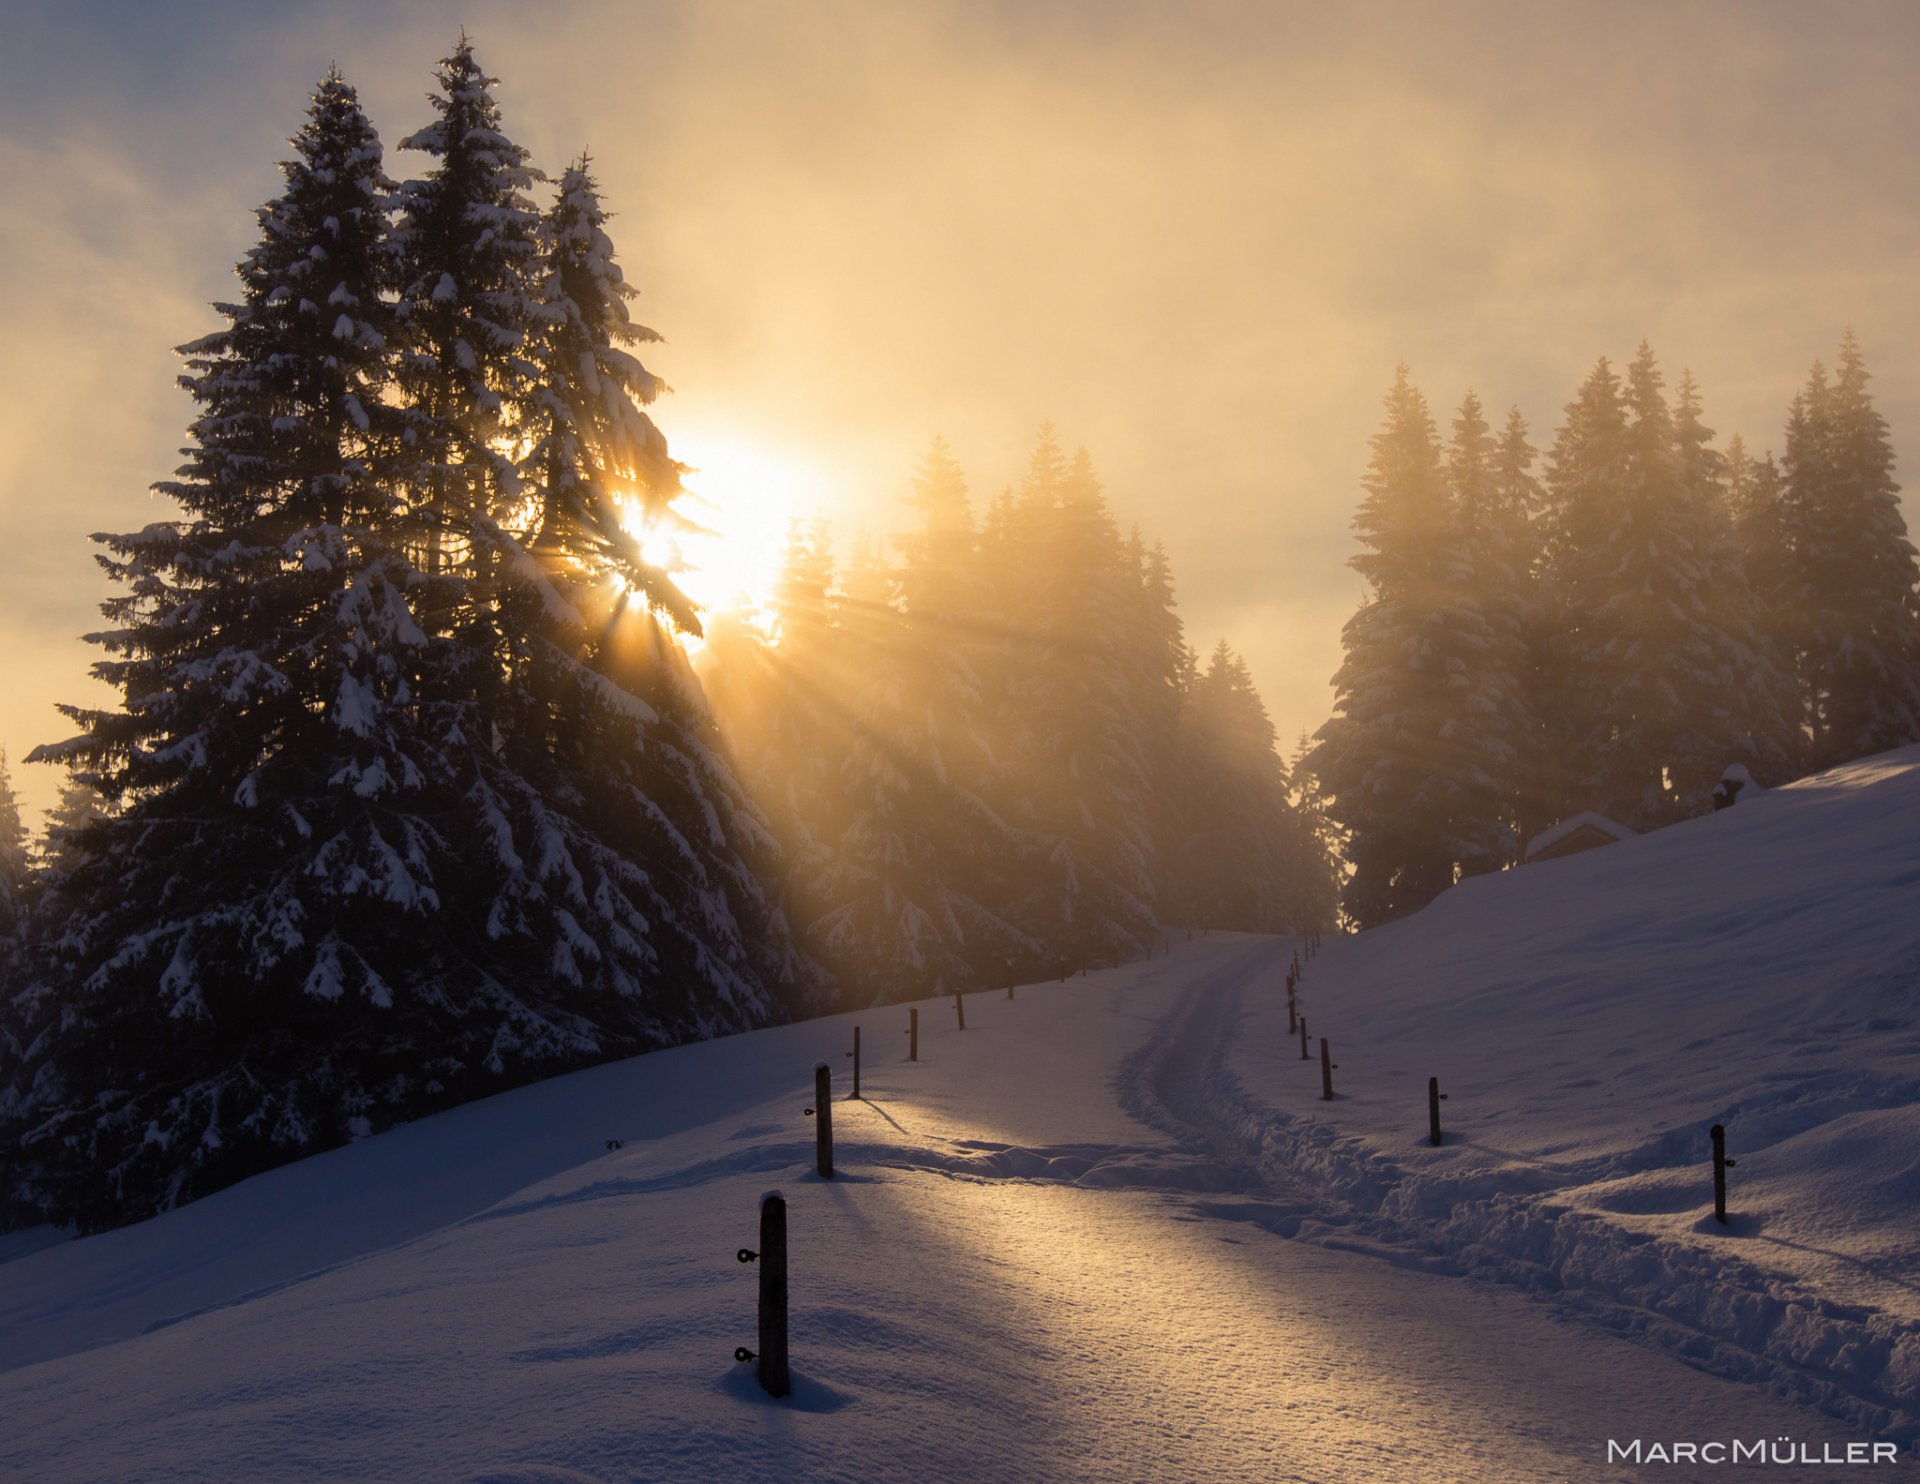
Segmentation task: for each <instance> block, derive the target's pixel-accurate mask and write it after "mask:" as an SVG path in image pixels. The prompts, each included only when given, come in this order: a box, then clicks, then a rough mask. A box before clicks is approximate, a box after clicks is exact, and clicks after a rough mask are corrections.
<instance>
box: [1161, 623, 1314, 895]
mask: <svg viewBox="0 0 1920 1484" xmlns="http://www.w3.org/2000/svg"><path fill="white" fill-rule="evenodd" d="M1180 730H1181V754H1182V758H1183V760H1184V762H1185V766H1186V773H1187V778H1188V783H1189V786H1188V788H1187V790H1186V791H1185V794H1184V803H1185V806H1186V811H1187V812H1186V821H1185V828H1184V830H1183V831H1182V832H1181V835H1180V837H1179V842H1178V848H1179V851H1180V855H1179V860H1178V864H1177V868H1176V875H1177V877H1178V879H1179V881H1180V885H1181V890H1182V893H1183V897H1184V900H1183V901H1182V903H1181V909H1182V912H1183V916H1184V917H1185V919H1186V920H1187V921H1188V922H1190V923H1191V924H1192V925H1193V926H1195V927H1210V928H1226V929H1231V930H1235V931H1241V932H1256V933H1284V932H1291V931H1294V930H1296V929H1299V928H1301V927H1304V926H1305V925H1306V924H1307V922H1308V921H1309V918H1308V916H1307V911H1306V908H1307V902H1306V900H1305V897H1306V892H1305V890H1304V887H1305V886H1306V883H1305V882H1303V881H1300V880H1299V879H1297V878H1298V876H1299V873H1300V867H1301V854H1302V851H1301V847H1302V844H1303V841H1302V835H1303V833H1304V831H1303V828H1302V821H1301V820H1300V818H1299V817H1298V816H1297V815H1296V814H1295V812H1294V809H1293V805H1292V803H1291V801H1290V799H1289V797H1288V792H1289V791H1288V786H1287V773H1286V767H1285V764H1284V763H1283V762H1282V761H1281V758H1280V754H1279V753H1278V752H1277V751H1276V750H1275V741H1276V737H1275V733H1274V729H1273V723H1272V721H1270V720H1269V719H1268V717H1267V709H1266V707H1265V706H1264V705H1262V704H1261V701H1260V697H1259V695H1258V693H1257V692H1256V691H1255V690H1254V688H1253V678H1252V676H1251V675H1250V674H1249V673H1248V671H1247V667H1246V663H1245V662H1244V661H1243V660H1242V659H1241V658H1240V657H1239V656H1238V655H1237V654H1235V653H1234V652H1233V651H1232V650H1231V649H1230V648H1228V646H1227V643H1226V641H1225V640H1224V639H1223V640H1221V641H1220V644H1219V645H1218V647H1216V648H1215V649H1214V651H1213V654H1212V656H1211V657H1210V658H1209V660H1208V662H1207V667H1206V669H1205V670H1204V671H1203V672H1202V673H1201V674H1200V675H1199V676H1198V677H1197V678H1196V679H1195V681H1194V683H1193V685H1192V687H1191V689H1189V691H1188V692H1187V696H1186V700H1185V704H1184V706H1183V707H1182V709H1181V715H1180Z"/></svg>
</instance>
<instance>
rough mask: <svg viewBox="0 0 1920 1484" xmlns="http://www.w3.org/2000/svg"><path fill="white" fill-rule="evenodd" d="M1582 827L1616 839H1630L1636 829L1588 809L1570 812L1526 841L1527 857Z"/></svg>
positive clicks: (1536, 853)
mask: <svg viewBox="0 0 1920 1484" xmlns="http://www.w3.org/2000/svg"><path fill="white" fill-rule="evenodd" d="M1583 829H1595V830H1599V831H1600V832H1601V833H1602V834H1605V835H1611V836H1612V837H1613V838H1614V839H1616V840H1631V839H1632V838H1633V837H1634V836H1635V835H1636V834H1638V833H1639V831H1637V830H1633V829H1629V828H1628V827H1627V826H1626V825H1624V824H1622V823H1620V821H1619V820H1617V819H1608V818H1607V816H1606V815H1604V814H1596V813H1595V812H1594V811H1593V810H1591V809H1588V810H1586V811H1585V812H1584V813H1580V814H1570V815H1568V816H1567V817H1566V818H1565V819H1563V820H1561V821H1560V823H1558V824H1556V825H1554V826H1553V827H1552V828H1550V829H1544V830H1542V831H1541V832H1540V833H1539V834H1537V835H1535V836H1534V837H1533V838H1532V839H1531V840H1529V841H1527V859H1529V860H1531V859H1532V858H1533V857H1534V856H1536V855H1538V854H1539V853H1540V852H1541V851H1543V850H1550V849H1552V848H1553V847H1554V846H1555V845H1558V844H1559V843H1560V842H1561V841H1562V840H1564V839H1566V838H1567V836H1569V835H1573V834H1577V833H1579V832H1580V831H1581V830H1583Z"/></svg>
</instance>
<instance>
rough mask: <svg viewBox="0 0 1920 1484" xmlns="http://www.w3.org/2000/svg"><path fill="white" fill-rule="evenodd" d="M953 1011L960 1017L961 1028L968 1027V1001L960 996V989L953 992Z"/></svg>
mask: <svg viewBox="0 0 1920 1484" xmlns="http://www.w3.org/2000/svg"><path fill="white" fill-rule="evenodd" d="M953 1013H954V1014H955V1015H957V1016H959V1017H960V1029H961V1030H965V1029H966V1028H967V1002H966V1001H965V1000H963V999H961V998H960V991H959V990H957V989H956V990H955V991H954V992H953Z"/></svg>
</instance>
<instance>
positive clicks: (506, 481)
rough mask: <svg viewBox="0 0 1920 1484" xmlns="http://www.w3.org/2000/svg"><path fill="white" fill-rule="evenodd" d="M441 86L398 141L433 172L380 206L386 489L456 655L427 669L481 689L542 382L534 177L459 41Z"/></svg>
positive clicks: (494, 648) (498, 663)
mask: <svg viewBox="0 0 1920 1484" xmlns="http://www.w3.org/2000/svg"><path fill="white" fill-rule="evenodd" d="M438 82H439V84H440V91H439V92H437V93H433V94H430V95H429V98H430V101H431V102H432V104H433V107H434V110H435V113H436V114H437V117H436V118H435V119H434V121H433V122H432V123H431V124H429V125H428V126H427V127H426V128H424V129H421V130H419V131H418V132H417V133H414V134H411V135H409V136H408V137H407V138H406V139H404V140H402V141H401V144H400V147H401V148H402V149H406V150H415V151H418V152H420V153H423V154H426V155H428V156H430V157H431V158H432V159H433V161H434V164H433V167H432V168H431V169H430V170H429V171H428V172H427V174H426V175H424V176H422V177H419V178H416V179H413V180H409V181H407V182H405V183H404V184H403V185H401V186H400V187H399V188H398V190H397V191H396V192H394V194H393V197H392V203H391V206H392V210H393V212H394V216H395V223H394V229H393V244H394V251H395V255H396V273H397V281H398V285H399V302H398V304H397V306H396V313H397V321H398V337H397V338H398V355H397V357H396V359H395V362H394V370H395V378H396V382H397V388H398V393H399V402H400V406H401V416H402V419H403V430H402V437H401V439H400V441H399V444H398V446H397V448H396V450H395V457H394V459H393V461H392V464H391V467H390V477H391V478H392V480H393V481H394V483H395V486H396V487H397V489H398V490H399V491H400V492H401V493H402V495H403V496H404V498H405V501H406V506H407V511H406V513H407V516H408V526H409V532H410V537H411V540H412V542H413V544H414V547H415V550H416V551H417V554H418V560H419V564H420V566H421V568H422V569H423V571H424V572H425V573H426V574H427V575H428V576H429V577H430V578H431V579H432V582H431V585H430V586H429V587H428V588H427V590H426V592H425V593H424V594H423V606H424V611H425V613H426V615H427V620H428V624H429V627H430V628H432V629H433V630H435V631H436V632H445V633H449V634H451V635H453V636H455V637H456V638H457V640H458V643H459V645H460V646H461V648H460V649H458V650H456V651H454V652H453V653H452V654H451V655H449V656H446V657H442V658H440V659H439V660H438V661H437V663H436V670H437V671H438V672H439V673H441V674H442V675H451V673H452V672H453V671H454V670H455V668H456V667H455V665H454V663H453V661H454V660H456V659H457V660H460V661H462V662H463V665H462V668H464V670H465V671H466V674H465V675H464V677H463V678H464V679H465V680H466V682H467V683H468V684H470V685H473V686H479V685H482V684H484V681H485V677H486V676H487V675H488V674H489V673H490V672H491V671H492V670H494V669H497V668H500V667H502V666H503V665H504V660H503V658H502V656H501V655H500V652H499V651H500V649H501V646H502V643H503V641H502V639H501V638H500V636H499V635H498V633H497V632H496V628H497V615H496V613H495V611H494V610H495V605H496V601H497V599H498V596H499V594H498V587H497V584H498V579H499V576H500V574H501V569H502V568H503V567H504V566H506V565H508V564H510V562H511V556H510V554H509V552H508V551H507V550H506V547H507V546H508V542H507V539H506V537H505V535H504V530H505V529H506V528H507V527H509V526H511V525H512V524H513V523H514V521H515V520H516V518H517V517H518V516H519V515H520V513H521V511H520V501H521V498H522V491H521V483H520V474H519V469H518V468H517V466H516V460H515V459H514V457H513V453H512V449H511V440H512V438H513V436H514V435H516V434H518V433H521V432H522V431H523V427H522V425H523V424H524V422H525V419H526V404H527V400H528V397H529V392H530V389H531V388H532V387H533V386H534V385H536V384H537V382H538V378H539V370H540V368H539V366H538V363H537V360H536V355H535V351H536V346H535V342H534V334H533V332H534V330H535V327H536V326H537V325H538V324H539V323H540V322H541V319H542V314H541V309H540V306H539V305H538V304H537V303H536V301H535V282H536V275H537V273H538V271H539V259H540V256H541V230H540V225H541V224H540V220H539V217H538V215H537V213H536V211H535V209H534V205H533V201H532V199H531V198H530V197H529V196H528V194H527V192H528V191H529V190H531V189H532V187H533V184H534V183H535V182H536V181H537V180H539V179H541V178H542V177H541V176H540V175H539V173H538V172H537V171H535V170H534V169H533V168H532V166H531V165H530V164H529V163H528V155H527V152H526V151H525V150H524V149H522V148H521V147H520V146H519V145H517V144H515V143H514V142H513V141H512V140H511V139H510V138H508V137H507V135H506V134H505V132H504V131H503V130H502V127H501V119H500V108H499V104H498V103H497V102H496V101H495V99H494V97H493V89H494V87H495V86H496V85H497V83H498V79H497V78H493V77H489V76H487V74H486V73H485V71H484V70H483V69H482V68H481V66H480V64H479V62H478V61H477V60H476V59H475V57H474V54H473V47H472V44H471V43H470V42H469V41H468V40H467V39H466V37H465V36H462V37H461V38H460V43H459V45H458V46H456V47H455V48H454V50H453V53H452V55H450V56H448V57H447V58H445V59H444V60H443V61H442V62H441V64H440V71H439V73H438Z"/></svg>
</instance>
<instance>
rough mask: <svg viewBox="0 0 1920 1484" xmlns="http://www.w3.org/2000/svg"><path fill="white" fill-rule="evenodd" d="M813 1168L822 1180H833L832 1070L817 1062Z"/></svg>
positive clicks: (814, 1074)
mask: <svg viewBox="0 0 1920 1484" xmlns="http://www.w3.org/2000/svg"><path fill="white" fill-rule="evenodd" d="M813 1116H814V1120H815V1122H814V1126H813V1167H814V1168H815V1169H816V1170H818V1171H819V1172H820V1178H821V1179H822V1180H831V1179H832V1178H833V1068H832V1067H830V1066H828V1065H827V1064H826V1063H825V1062H817V1063H815V1064H814V1068H813Z"/></svg>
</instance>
